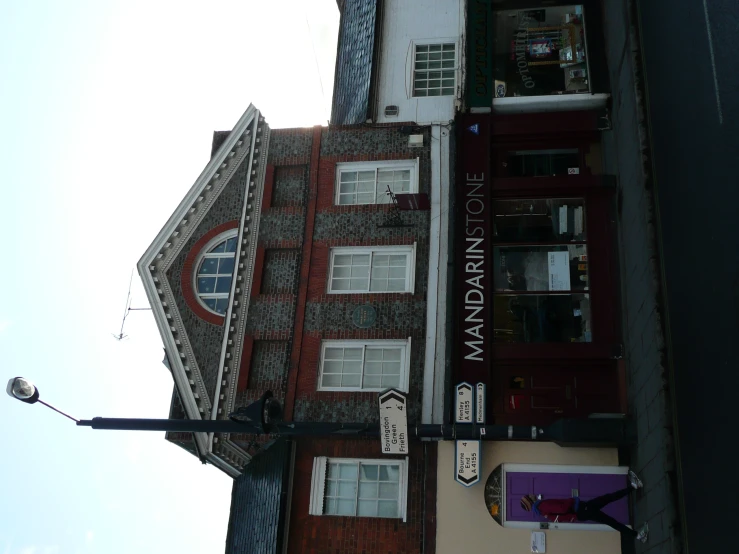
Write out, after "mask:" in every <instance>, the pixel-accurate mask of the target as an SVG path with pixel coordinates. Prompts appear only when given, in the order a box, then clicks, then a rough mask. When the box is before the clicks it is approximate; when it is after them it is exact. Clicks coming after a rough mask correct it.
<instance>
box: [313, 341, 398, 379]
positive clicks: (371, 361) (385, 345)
mask: <svg viewBox="0 0 739 554" xmlns="http://www.w3.org/2000/svg"><path fill="white" fill-rule="evenodd" d="M409 344H410V339H408V340H365V341H360V340H347V341H338V340H329V341H324V342H323V344H322V349H321V368H320V371H321V375H320V379H319V385H318V390H347V391H383V390H385V389H388V388H396V389H400V390H402V391H407V390H408V365H409V364H408V357H409V356H410V348H408V347H409Z"/></svg>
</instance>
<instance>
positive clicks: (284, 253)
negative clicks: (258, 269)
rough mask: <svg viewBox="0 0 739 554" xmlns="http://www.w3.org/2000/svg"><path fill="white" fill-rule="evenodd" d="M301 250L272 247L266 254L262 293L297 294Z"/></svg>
mask: <svg viewBox="0 0 739 554" xmlns="http://www.w3.org/2000/svg"><path fill="white" fill-rule="evenodd" d="M299 266H300V250H297V249H284V248H270V249H268V250H267V251H266V252H265V254H264V268H263V270H262V286H261V290H260V292H261V294H285V293H286V294H296V293H297V292H298V270H299Z"/></svg>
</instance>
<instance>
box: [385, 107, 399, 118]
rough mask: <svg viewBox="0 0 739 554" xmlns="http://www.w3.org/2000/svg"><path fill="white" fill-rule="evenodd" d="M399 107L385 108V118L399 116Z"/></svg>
mask: <svg viewBox="0 0 739 554" xmlns="http://www.w3.org/2000/svg"><path fill="white" fill-rule="evenodd" d="M399 111H400V110H399V109H398V106H385V117H392V116H396V115H398V112H399Z"/></svg>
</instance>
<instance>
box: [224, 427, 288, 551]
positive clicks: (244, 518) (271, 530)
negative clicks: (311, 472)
mask: <svg viewBox="0 0 739 554" xmlns="http://www.w3.org/2000/svg"><path fill="white" fill-rule="evenodd" d="M291 450H292V443H291V442H289V441H287V440H285V439H279V440H278V441H277V442H275V443H273V444H272V445H271V446H270V447H269V448H267V449H266V450H263V451H262V452H261V453H259V454H257V455H256V456H254V457H253V458H252V460H251V462H250V463H249V465H248V466H246V467H245V468H244V470H243V473H242V474H241V476H240V477H238V478H237V479H234V484H233V489H232V492H231V515H230V517H229V520H228V535H227V536H226V554H273V553H274V554H280V553H281V552H282V549H283V537H284V526H285V521H286V519H285V518H286V515H287V508H288V507H287V499H288V484H289V479H290V465H291Z"/></svg>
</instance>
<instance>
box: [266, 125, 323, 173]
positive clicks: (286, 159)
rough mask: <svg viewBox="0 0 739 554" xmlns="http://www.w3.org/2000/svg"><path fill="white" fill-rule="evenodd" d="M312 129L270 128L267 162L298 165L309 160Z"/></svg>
mask: <svg viewBox="0 0 739 554" xmlns="http://www.w3.org/2000/svg"><path fill="white" fill-rule="evenodd" d="M312 143H313V129H311V128H307V129H271V130H270V138H269V155H268V156H267V163H268V164H271V165H274V166H279V165H299V164H308V163H309V162H310V153H311V146H312Z"/></svg>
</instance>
